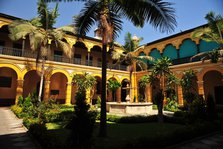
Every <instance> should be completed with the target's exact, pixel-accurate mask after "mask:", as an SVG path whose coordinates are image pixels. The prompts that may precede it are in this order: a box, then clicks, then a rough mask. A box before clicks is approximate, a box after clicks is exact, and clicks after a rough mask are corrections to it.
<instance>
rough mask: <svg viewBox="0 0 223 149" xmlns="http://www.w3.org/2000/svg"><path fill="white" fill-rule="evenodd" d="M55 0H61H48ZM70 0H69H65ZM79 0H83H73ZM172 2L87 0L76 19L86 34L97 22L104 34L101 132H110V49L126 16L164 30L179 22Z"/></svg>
mask: <svg viewBox="0 0 223 149" xmlns="http://www.w3.org/2000/svg"><path fill="white" fill-rule="evenodd" d="M45 1H48V2H51V1H53V2H55V1H60V0H45ZM64 1H67V0H64ZM69 1H79V0H69ZM171 5H172V4H171V3H169V2H164V1H162V0H137V2H136V1H135V0H86V1H85V6H84V8H83V9H82V10H81V12H80V15H79V16H78V17H76V19H75V26H76V27H77V30H78V34H80V35H86V33H87V32H89V30H90V28H91V27H92V26H93V25H94V24H97V25H98V28H99V30H100V31H101V36H102V94H101V97H102V100H101V121H100V132H99V135H100V136H106V68H107V67H106V49H107V45H108V44H110V43H112V42H113V40H114V39H115V37H117V36H118V33H119V32H120V31H121V29H122V23H123V22H122V20H121V19H122V18H126V19H127V20H129V21H131V22H132V23H133V24H134V25H135V26H139V27H143V25H144V24H145V23H146V22H149V23H150V24H152V26H154V27H155V28H159V30H160V31H161V32H170V31H172V30H173V29H174V27H175V26H176V20H175V15H174V12H175V10H174V9H173V8H172V7H171Z"/></svg>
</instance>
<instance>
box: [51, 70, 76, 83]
mask: <svg viewBox="0 0 223 149" xmlns="http://www.w3.org/2000/svg"><path fill="white" fill-rule="evenodd" d="M55 73H62V74H64V75H65V76H66V78H67V82H72V77H71V75H70V74H69V72H67V71H66V70H63V69H54V70H52V72H51V76H52V75H53V74H55Z"/></svg>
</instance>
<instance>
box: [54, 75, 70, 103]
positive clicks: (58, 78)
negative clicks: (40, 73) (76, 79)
mask: <svg viewBox="0 0 223 149" xmlns="http://www.w3.org/2000/svg"><path fill="white" fill-rule="evenodd" d="M67 81H68V79H67V77H66V76H65V75H64V74H63V73H60V72H57V73H54V74H53V75H52V76H51V78H50V98H51V99H54V100H56V101H57V102H59V103H61V104H64V103H65V100H66V90H67Z"/></svg>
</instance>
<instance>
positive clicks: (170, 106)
mask: <svg viewBox="0 0 223 149" xmlns="http://www.w3.org/2000/svg"><path fill="white" fill-rule="evenodd" d="M178 107H179V104H178V103H177V101H175V100H171V99H170V98H167V104H166V105H164V110H167V111H172V112H175V111H178V110H179V109H178Z"/></svg>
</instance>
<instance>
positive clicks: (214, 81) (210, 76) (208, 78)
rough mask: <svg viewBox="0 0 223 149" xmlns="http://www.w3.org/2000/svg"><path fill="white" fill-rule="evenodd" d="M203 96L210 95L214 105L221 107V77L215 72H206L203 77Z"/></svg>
mask: <svg viewBox="0 0 223 149" xmlns="http://www.w3.org/2000/svg"><path fill="white" fill-rule="evenodd" d="M203 80H204V81H203V84H204V94H205V97H206V99H207V97H208V95H212V97H213V98H214V100H215V103H216V104H219V105H223V94H222V92H223V75H222V73H221V72H219V71H217V70H210V71H207V72H206V73H205V74H204V76H203Z"/></svg>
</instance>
